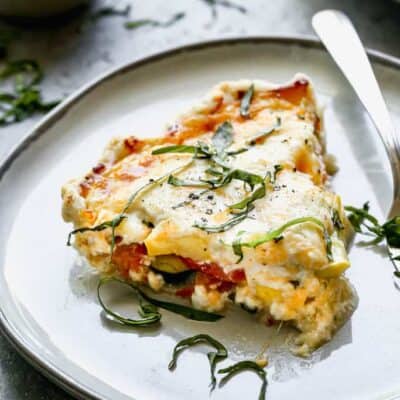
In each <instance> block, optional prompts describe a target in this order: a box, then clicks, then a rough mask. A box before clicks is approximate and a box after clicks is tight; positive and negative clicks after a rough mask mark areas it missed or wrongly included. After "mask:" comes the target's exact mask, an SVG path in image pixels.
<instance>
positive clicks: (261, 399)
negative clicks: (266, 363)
mask: <svg viewBox="0 0 400 400" xmlns="http://www.w3.org/2000/svg"><path fill="white" fill-rule="evenodd" d="M248 370H251V371H254V372H255V373H256V374H257V375H258V376H259V377H260V379H261V381H262V385H261V389H260V394H259V395H258V400H265V394H266V391H267V384H268V381H267V373H266V372H265V370H264V368H262V367H260V366H259V365H258V364H257V363H256V362H254V361H247V360H246V361H240V362H238V363H236V364H233V365H231V366H229V367H227V368H223V369H220V370H219V371H218V373H219V374H225V376H224V377H223V378H222V379H221V382H220V385H225V384H226V382H228V380H229V379H231V378H232V377H233V376H234V375H236V374H237V373H239V372H242V371H248Z"/></svg>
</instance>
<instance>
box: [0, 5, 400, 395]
mask: <svg viewBox="0 0 400 400" xmlns="http://www.w3.org/2000/svg"><path fill="white" fill-rule="evenodd" d="M27 1H28V0H27ZM32 1H33V0H32ZM236 3H237V4H245V5H246V8H247V10H248V12H247V14H241V13H239V12H237V11H235V10H231V9H225V8H222V7H219V8H218V18H217V19H215V20H213V19H212V16H211V10H210V8H209V7H208V6H206V5H205V2H204V1H202V0H169V1H165V0H147V1H140V0H136V1H135V0H130V1H129V0H124V1H122V0H121V1H117V0H114V1H112V0H109V1H104V0H98V1H94V2H93V5H92V7H91V9H86V10H83V11H82V12H79V13H77V14H76V15H74V16H73V17H70V18H63V19H55V18H53V19H52V20H51V21H50V22H51V23H50V24H46V25H44V24H41V25H39V26H34V27H33V26H31V27H29V28H28V27H26V26H25V27H23V26H20V27H19V29H21V30H22V34H21V37H20V38H19V40H18V41H16V42H15V43H14V44H13V45H12V46H11V50H10V58H13V59H14V58H15V59H16V58H34V59H37V60H38V61H40V63H41V64H42V65H43V66H44V69H45V71H46V77H45V80H44V82H43V93H44V94H45V97H46V98H47V99H49V100H50V99H53V98H56V97H60V96H61V97H62V96H65V95H67V94H69V93H71V92H73V91H74V90H76V89H77V88H79V87H80V86H81V85H82V84H84V83H86V82H88V81H89V80H92V79H94V78H96V77H97V76H98V75H99V74H101V73H103V72H105V71H107V70H109V69H111V68H114V67H116V66H118V65H121V64H123V63H125V62H127V61H131V60H133V59H137V58H140V57H143V56H145V55H148V54H150V53H153V52H156V51H160V50H164V49H168V48H170V47H175V46H178V45H181V44H187V43H191V42H195V41H200V40H203V39H210V38H222V37H229V36H246V35H263V34H265V35H270V34H273V35H279V34H284V35H290V34H309V35H311V34H313V32H312V28H311V25H310V19H311V17H312V15H313V14H314V13H315V12H316V11H318V10H321V9H324V8H336V9H341V10H343V11H345V12H346V13H347V14H348V15H349V16H350V17H351V18H352V20H353V21H354V23H355V25H356V27H357V28H358V30H359V32H360V34H361V37H362V38H363V40H364V43H365V44H366V45H367V46H368V47H371V48H374V49H377V50H380V51H383V52H387V53H389V54H392V55H394V56H397V57H400V40H399V38H400V4H397V3H395V2H392V1H390V0H380V1H378V0H370V1H368V0H363V1H361V0H247V1H243V0H242V1H241V0H236ZM111 4H113V5H114V6H115V7H118V8H124V7H125V6H126V5H127V4H131V5H132V10H131V16H130V17H129V18H130V19H141V18H149V17H150V18H157V19H161V20H166V19H168V18H169V17H170V16H171V15H172V14H174V13H176V12H181V11H183V12H185V13H186V17H185V18H184V19H183V20H181V21H179V22H178V23H177V24H176V25H174V26H172V27H169V28H165V29H163V28H152V27H142V28H141V29H138V30H133V31H127V30H126V29H125V28H124V26H123V23H124V22H125V21H126V20H127V18H126V17H108V18H102V19H99V20H97V21H96V22H88V16H89V15H90V14H91V13H93V11H94V10H95V9H97V8H100V7H102V6H104V5H107V6H108V5H111ZM39 118H40V116H38V117H34V118H31V119H29V120H26V121H24V122H22V123H19V124H15V125H11V126H9V127H6V128H0V157H1V158H2V157H4V155H5V154H6V153H7V152H8V151H9V150H10V148H11V146H13V145H14V144H15V143H16V142H17V141H18V140H19V139H20V138H21V137H22V136H24V135H25V134H26V133H27V132H29V130H30V129H31V128H32V126H33V125H34V123H35V122H37V120H38V119H39ZM0 399H5V400H20V399H32V400H67V399H71V397H70V396H68V395H67V394H65V393H64V392H63V391H62V390H60V389H58V388H57V387H56V386H54V385H53V384H52V383H50V382H49V381H47V379H46V378H44V377H43V376H42V375H41V374H39V373H38V372H36V371H35V370H34V369H33V368H32V367H31V366H30V365H29V364H27V363H26V362H25V361H24V360H23V359H22V358H21V357H20V356H19V355H18V354H17V353H16V352H15V351H14V350H13V349H12V348H11V347H10V345H9V344H8V343H7V342H6V340H5V339H4V338H3V337H1V336H0Z"/></svg>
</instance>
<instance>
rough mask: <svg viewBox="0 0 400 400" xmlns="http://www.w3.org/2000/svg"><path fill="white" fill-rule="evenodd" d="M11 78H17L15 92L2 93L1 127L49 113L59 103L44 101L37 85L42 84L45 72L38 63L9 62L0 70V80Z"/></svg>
mask: <svg viewBox="0 0 400 400" xmlns="http://www.w3.org/2000/svg"><path fill="white" fill-rule="evenodd" d="M10 77H15V81H14V92H12V93H7V92H3V93H0V125H8V124H11V123H14V122H18V121H22V120H24V119H26V118H28V117H30V116H31V115H33V114H35V113H37V112H41V113H45V112H48V111H50V110H51V109H52V108H53V107H55V106H56V105H57V104H58V103H59V101H52V102H44V101H43V100H42V96H41V93H40V91H39V90H38V89H37V87H36V85H37V84H39V83H40V82H41V80H42V78H43V72H42V70H41V68H40V66H39V64H38V63H37V62H36V61H34V60H18V61H11V62H7V63H6V65H5V66H4V67H3V69H2V70H0V80H3V81H4V80H6V79H8V78H10Z"/></svg>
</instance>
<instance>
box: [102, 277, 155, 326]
mask: <svg viewBox="0 0 400 400" xmlns="http://www.w3.org/2000/svg"><path fill="white" fill-rule="evenodd" d="M110 282H119V283H122V284H126V285H127V286H129V287H130V288H131V289H133V291H134V292H135V294H136V295H137V297H138V298H139V310H138V313H139V315H140V316H141V317H142V319H131V318H127V317H123V316H122V315H120V314H118V313H117V312H115V311H113V310H111V309H110V308H109V307H107V306H106V304H105V303H104V301H103V299H102V297H101V290H100V289H101V288H102V287H103V286H104V285H105V284H107V283H110ZM97 298H98V300H99V303H100V305H101V307H102V308H103V310H104V313H105V315H106V316H107V318H108V319H110V320H111V321H113V322H116V323H118V324H120V325H124V326H135V327H141V326H148V325H152V324H155V323H157V322H159V321H160V320H161V314H160V313H159V312H158V310H157V307H155V306H154V305H152V304H151V303H148V302H146V301H145V298H144V297H143V296H142V293H141V291H140V290H138V289H137V288H136V287H135V286H133V285H130V284H128V283H127V282H124V281H121V280H117V279H114V278H103V279H101V280H100V281H99V284H98V286H97Z"/></svg>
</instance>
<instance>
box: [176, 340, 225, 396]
mask: <svg viewBox="0 0 400 400" xmlns="http://www.w3.org/2000/svg"><path fill="white" fill-rule="evenodd" d="M200 343H205V344H208V345H210V346H211V347H214V348H215V349H216V350H217V351H210V352H209V353H207V358H208V361H209V363H210V373H211V383H210V386H211V390H214V389H215V386H216V384H217V379H216V377H215V369H216V366H217V364H218V362H220V361H222V360H224V359H225V358H226V357H228V351H227V349H226V347H225V346H224V345H223V344H222V343H220V342H218V340H216V339H214V338H212V337H211V336H209V335H206V334H202V333H201V334H199V335H195V336H192V337H189V338H186V339H183V340H181V341H180V342H179V343H178V344H177V345H176V346H175V347H174V351H173V354H172V360H171V361H170V363H169V364H168V369H169V370H173V369H175V368H176V362H177V360H178V356H179V354H180V353H182V352H183V351H184V350H186V349H188V348H189V347H191V346H195V345H197V344H200Z"/></svg>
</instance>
